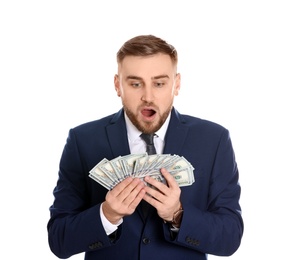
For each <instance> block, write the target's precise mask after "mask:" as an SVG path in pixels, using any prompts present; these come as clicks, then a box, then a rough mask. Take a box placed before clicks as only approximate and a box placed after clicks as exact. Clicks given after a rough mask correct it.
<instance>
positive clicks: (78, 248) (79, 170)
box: [47, 130, 112, 258]
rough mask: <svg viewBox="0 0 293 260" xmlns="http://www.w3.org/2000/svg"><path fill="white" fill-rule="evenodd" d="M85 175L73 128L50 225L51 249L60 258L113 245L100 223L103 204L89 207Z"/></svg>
mask: <svg viewBox="0 0 293 260" xmlns="http://www.w3.org/2000/svg"><path fill="white" fill-rule="evenodd" d="M84 178H88V171H87V170H86V167H84V165H83V162H82V158H81V156H80V153H79V147H78V145H77V141H76V138H75V134H74V130H70V132H69V136H68V138H67V142H66V145H65V147H64V150H63V153H62V156H61V160H60V167H59V178H58V181H57V185H56V187H55V189H54V191H53V194H54V198H55V199H54V203H53V205H52V206H51V207H50V213H51V217H50V220H49V222H48V225H47V229H48V240H49V245H50V248H51V251H52V252H53V253H54V254H55V255H56V256H58V257H59V258H68V257H70V256H72V255H73V254H77V253H81V252H85V251H90V250H96V249H99V248H103V247H107V246H110V245H111V244H112V243H111V239H110V238H109V237H108V236H107V234H106V233H105V231H104V228H103V226H102V223H101V219H100V214H99V208H100V204H96V205H94V206H92V207H88V203H89V202H88V201H87V200H88V196H87V189H86V187H85V186H86V181H85V179H84Z"/></svg>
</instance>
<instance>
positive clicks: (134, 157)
mask: <svg viewBox="0 0 293 260" xmlns="http://www.w3.org/2000/svg"><path fill="white" fill-rule="evenodd" d="M162 168H165V169H166V170H167V171H168V172H169V173H170V174H171V175H172V176H173V177H174V179H175V181H176V182H177V183H178V185H179V186H180V187H183V186H187V185H192V183H194V182H195V178H194V172H193V171H194V168H193V166H192V165H191V164H190V163H189V162H188V161H187V160H186V159H185V158H184V157H183V156H179V155H171V154H154V155H148V154H147V153H143V154H129V155H125V156H118V157H116V158H114V159H112V160H107V159H103V160H102V161H101V162H99V163H98V164H97V165H96V166H95V167H94V168H93V169H92V170H91V171H90V174H89V176H90V177H91V178H92V179H93V180H95V181H97V182H98V183H100V184H101V185H102V186H103V187H105V188H106V189H108V190H110V189H112V188H114V187H115V186H116V185H117V184H118V183H120V182H121V181H122V180H123V179H125V178H127V177H129V176H132V177H134V178H140V179H141V180H143V179H144V177H145V176H150V177H152V178H154V179H156V180H158V181H160V182H162V183H166V180H165V179H164V177H163V175H162V174H161V169H162Z"/></svg>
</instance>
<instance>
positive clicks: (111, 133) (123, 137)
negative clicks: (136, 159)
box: [106, 109, 130, 158]
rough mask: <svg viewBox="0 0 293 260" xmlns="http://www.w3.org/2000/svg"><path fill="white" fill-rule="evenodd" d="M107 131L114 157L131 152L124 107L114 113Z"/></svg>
mask: <svg viewBox="0 0 293 260" xmlns="http://www.w3.org/2000/svg"><path fill="white" fill-rule="evenodd" d="M106 131H107V135H108V141H109V144H110V147H111V150H112V154H113V158H116V157H118V156H123V155H127V154H130V149H129V144H128V138H127V131H126V124H125V120H124V111H123V109H121V110H120V111H119V112H118V113H117V114H115V115H114V117H113V119H112V120H111V122H110V124H109V125H108V126H107V127H106Z"/></svg>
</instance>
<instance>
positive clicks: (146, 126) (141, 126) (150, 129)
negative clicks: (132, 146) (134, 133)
mask: <svg viewBox="0 0 293 260" xmlns="http://www.w3.org/2000/svg"><path fill="white" fill-rule="evenodd" d="M172 107H173V104H170V106H169V107H168V108H167V109H166V110H165V111H164V112H163V113H162V114H159V121H158V122H157V123H153V122H141V121H139V120H138V119H137V117H136V115H135V114H134V113H133V112H132V111H131V110H130V109H129V108H128V107H127V106H125V104H123V108H124V111H125V113H126V115H127V116H128V118H129V120H130V121H131V123H132V124H133V125H134V126H135V127H136V128H137V129H138V130H139V131H141V132H143V133H145V134H151V133H155V132H157V131H158V130H159V129H160V128H161V127H162V125H163V124H164V123H165V121H166V119H167V117H168V115H169V114H170V112H171V110H172ZM157 113H158V112H157Z"/></svg>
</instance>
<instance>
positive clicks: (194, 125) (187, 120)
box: [174, 110, 228, 132]
mask: <svg viewBox="0 0 293 260" xmlns="http://www.w3.org/2000/svg"><path fill="white" fill-rule="evenodd" d="M174 115H175V117H177V118H178V120H179V121H180V123H181V124H182V125H185V126H187V127H188V128H189V129H193V130H197V131H204V132H227V131H228V130H227V128H225V127H224V126H223V125H221V124H219V123H217V122H213V121H210V120H207V119H203V118H199V117H195V116H192V115H187V114H180V113H179V112H178V111H176V110H174Z"/></svg>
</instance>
